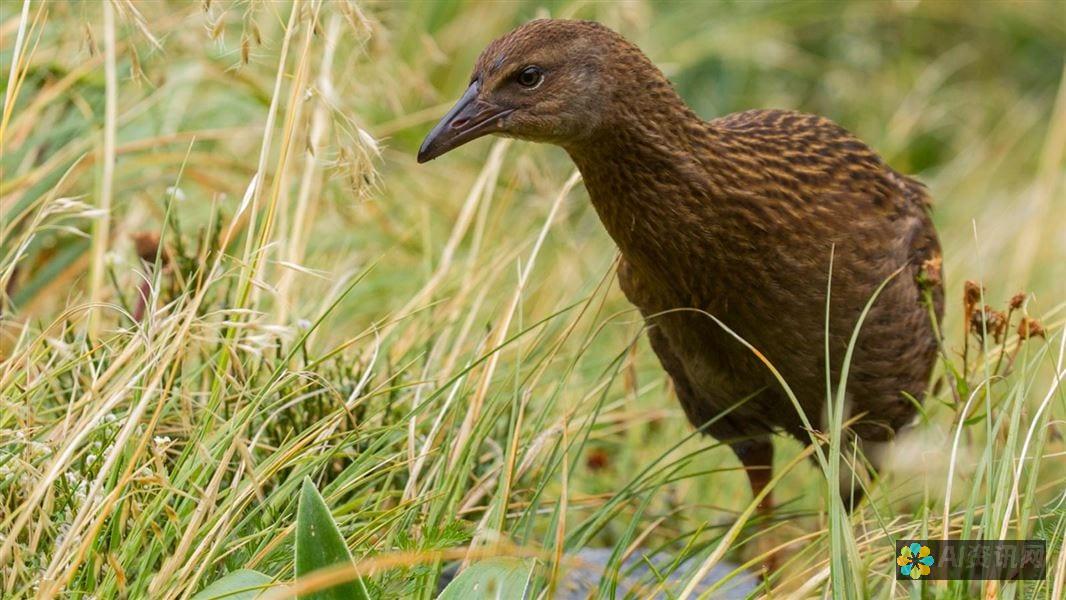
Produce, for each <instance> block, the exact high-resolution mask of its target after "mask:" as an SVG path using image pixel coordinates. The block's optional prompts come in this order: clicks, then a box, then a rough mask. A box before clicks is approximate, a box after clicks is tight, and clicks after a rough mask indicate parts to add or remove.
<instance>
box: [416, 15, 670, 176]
mask: <svg viewBox="0 0 1066 600" xmlns="http://www.w3.org/2000/svg"><path fill="white" fill-rule="evenodd" d="M634 52H635V54H634ZM626 59H629V60H634V59H635V60H641V61H643V62H647V61H646V59H644V57H643V55H642V54H640V51H639V50H637V49H636V47H635V46H632V45H631V44H630V43H629V42H627V41H625V40H624V39H623V38H622V37H621V36H620V35H618V34H617V33H615V32H613V31H611V30H610V29H608V28H606V27H604V26H603V25H600V24H599V23H596V22H593V21H570V20H561V19H539V20H536V21H531V22H529V23H526V24H525V25H522V26H520V27H518V28H517V29H515V30H514V31H511V32H510V33H508V34H507V35H505V36H503V37H501V38H499V39H497V40H495V41H493V42H492V43H491V44H489V45H488V47H486V48H485V50H484V51H482V53H481V56H480V57H479V58H478V60H477V64H476V65H475V66H474V72H473V74H472V76H471V78H470V85H469V86H468V87H467V88H466V92H464V93H463V95H462V97H461V98H460V99H459V101H458V102H457V103H456V104H455V106H454V107H452V109H451V110H450V111H448V114H446V115H444V117H443V118H442V119H441V120H440V122H439V123H437V125H436V126H435V127H434V128H433V130H432V131H430V132H429V135H427V136H426V139H425V141H424V142H422V147H421V148H420V149H419V151H418V162H420V163H421V162H426V161H428V160H432V159H434V158H436V157H438V156H440V155H442V154H444V153H445V152H448V151H449V150H452V149H453V148H457V147H459V146H461V145H463V144H465V143H467V142H469V141H471V140H474V139H477V138H479V137H482V136H484V135H487V134H490V133H494V134H498V135H504V136H508V137H515V138H519V139H524V140H531V141H537V142H548V143H553V144H558V145H562V146H567V145H568V144H573V143H578V142H580V141H581V140H582V139H585V138H588V137H589V136H591V135H592V134H593V133H594V132H595V131H596V130H597V129H598V128H601V127H603V126H604V124H605V120H606V118H607V115H608V114H609V110H610V107H611V104H612V102H613V100H614V99H615V98H616V97H617V95H618V82H617V79H618V78H617V77H613V76H612V75H613V74H614V73H613V72H614V71H616V70H617V69H618V63H619V62H621V63H622V64H624V63H625V62H627V60H626ZM648 64H650V63H648ZM652 68H653V69H654V67H652ZM656 71H657V70H656Z"/></svg>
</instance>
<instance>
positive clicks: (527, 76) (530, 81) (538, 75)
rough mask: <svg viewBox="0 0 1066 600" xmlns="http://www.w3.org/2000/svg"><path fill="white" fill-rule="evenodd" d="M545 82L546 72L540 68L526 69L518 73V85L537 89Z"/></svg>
mask: <svg viewBox="0 0 1066 600" xmlns="http://www.w3.org/2000/svg"><path fill="white" fill-rule="evenodd" d="M542 81H544V72H543V71H541V70H540V68H539V67H526V68H524V69H522V70H521V71H519V72H518V85H521V86H522V87H527V88H535V87H537V86H538V85H540V82H542Z"/></svg>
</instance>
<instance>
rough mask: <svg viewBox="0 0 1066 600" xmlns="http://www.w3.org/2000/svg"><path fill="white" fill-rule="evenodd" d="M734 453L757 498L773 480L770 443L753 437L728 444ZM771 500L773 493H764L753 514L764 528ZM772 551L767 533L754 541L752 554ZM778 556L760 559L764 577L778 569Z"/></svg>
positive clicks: (763, 533) (770, 509)
mask: <svg viewBox="0 0 1066 600" xmlns="http://www.w3.org/2000/svg"><path fill="white" fill-rule="evenodd" d="M730 447H731V448H732V449H733V453H734V454H736V455H737V458H739V459H740V463H741V464H742V465H744V471H745V472H746V473H747V474H748V483H749V484H750V485H751V494H752V497H753V498H754V497H757V496H758V495H759V494H760V493H761V492H762V491H763V490H764V489H766V486H767V485H768V484H769V483H770V479H771V478H772V477H773V465H774V445H773V442H771V441H770V438H756V439H749V440H744V441H742V442H737V443H735V444H731V445H730ZM773 508H774V501H773V492H772V491H771V492H767V494H766V495H765V496H764V497H763V499H762V500H761V501H759V504H758V505H757V506H756V508H755V510H756V514H757V515H758V516H759V519H758V520H759V521H760V522H761V523H762V524H763V525H764V526H765V524H766V523H767V522H769V520H770V515H771V513H772V512H773ZM772 548H773V544H772V543H771V540H770V537H769V536H768V535H767V533H766V532H762V533H760V534H759V535H758V537H757V539H756V540H755V551H756V552H758V553H759V555H760V556H762V555H764V554H767V553H768V552H769V551H770V550H771V549H772ZM776 559H777V557H776V555H774V554H769V555H767V556H766V558H765V559H764V560H763V564H762V566H763V575H764V576H766V575H768V574H769V573H770V572H771V571H774V570H775V569H776V568H777V560H776Z"/></svg>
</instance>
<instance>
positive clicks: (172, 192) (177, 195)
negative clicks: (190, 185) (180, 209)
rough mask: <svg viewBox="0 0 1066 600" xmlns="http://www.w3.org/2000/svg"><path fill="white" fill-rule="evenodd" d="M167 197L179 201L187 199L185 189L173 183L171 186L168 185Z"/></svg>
mask: <svg viewBox="0 0 1066 600" xmlns="http://www.w3.org/2000/svg"><path fill="white" fill-rule="evenodd" d="M167 197H168V198H173V199H174V200H175V201H177V202H184V201H185V191H184V190H182V189H181V188H180V187H176V186H173V185H171V186H168V187H167Z"/></svg>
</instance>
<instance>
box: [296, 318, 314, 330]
mask: <svg viewBox="0 0 1066 600" xmlns="http://www.w3.org/2000/svg"><path fill="white" fill-rule="evenodd" d="M296 326H297V327H299V328H300V329H301V330H303V331H307V330H308V329H311V321H308V320H307V319H300V320H299V321H297V322H296Z"/></svg>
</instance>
